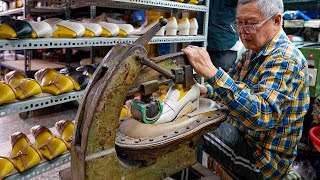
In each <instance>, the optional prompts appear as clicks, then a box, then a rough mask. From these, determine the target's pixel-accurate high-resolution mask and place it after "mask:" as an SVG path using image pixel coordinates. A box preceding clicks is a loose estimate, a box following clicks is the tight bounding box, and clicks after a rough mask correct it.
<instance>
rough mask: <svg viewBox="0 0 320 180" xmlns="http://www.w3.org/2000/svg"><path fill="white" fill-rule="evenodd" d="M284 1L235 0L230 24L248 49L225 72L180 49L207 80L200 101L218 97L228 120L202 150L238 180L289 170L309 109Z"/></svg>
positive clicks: (204, 56)
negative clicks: (286, 23) (289, 35)
mask: <svg viewBox="0 0 320 180" xmlns="http://www.w3.org/2000/svg"><path fill="white" fill-rule="evenodd" d="M282 13H283V2H282V0H239V1H238V5H237V16H236V21H235V22H234V23H232V24H231V26H232V27H233V29H234V30H235V31H237V32H238V34H239V36H240V38H241V40H242V42H243V44H244V46H245V47H246V48H247V50H246V51H245V52H244V53H243V54H242V56H241V57H240V59H239V61H237V63H236V64H234V65H233V66H232V68H230V69H229V71H228V73H226V72H225V71H224V70H223V69H222V68H217V67H215V66H214V65H213V64H212V62H211V60H210V57H209V55H208V53H207V51H205V50H204V49H203V48H200V47H196V46H188V47H187V48H185V49H183V51H184V52H185V53H186V54H187V56H188V59H189V61H190V63H191V64H192V66H193V67H194V69H195V71H196V72H197V73H198V74H199V75H202V76H203V77H204V78H205V79H207V84H206V86H201V87H200V92H201V94H202V96H204V95H207V97H209V98H212V97H215V98H218V99H220V100H221V101H222V102H223V103H225V104H226V105H227V106H228V108H229V111H230V114H229V116H228V118H227V121H226V122H224V123H222V124H221V125H220V127H219V128H218V129H217V130H215V131H213V132H211V133H209V134H207V135H206V136H205V137H204V139H205V148H206V149H207V150H208V153H209V154H210V155H211V156H212V157H214V158H215V159H216V160H217V161H218V163H220V164H221V165H222V166H223V167H224V168H226V169H227V170H229V171H230V172H232V174H234V175H235V176H237V177H238V178H240V179H280V178H283V177H284V176H285V175H286V174H287V173H288V171H290V169H291V167H292V162H293V161H294V159H295V157H296V155H297V144H298V142H299V140H300V137H301V133H302V122H303V116H304V115H305V114H306V112H307V110H308V108H309V100H310V98H309V88H308V85H307V84H308V75H307V68H308V67H307V62H306V60H305V58H304V57H303V55H302V54H301V52H300V51H299V50H298V49H297V48H296V47H295V46H294V45H293V44H292V43H291V42H290V41H289V39H288V38H287V36H286V34H285V33H284V31H283V30H282V28H281V24H282V16H281V14H282Z"/></svg>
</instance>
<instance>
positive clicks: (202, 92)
mask: <svg viewBox="0 0 320 180" xmlns="http://www.w3.org/2000/svg"><path fill="white" fill-rule="evenodd" d="M198 86H199V90H200V97H206V96H207V94H208V89H207V88H206V86H204V85H201V84H198Z"/></svg>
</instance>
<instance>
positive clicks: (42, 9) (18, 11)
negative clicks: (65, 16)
mask: <svg viewBox="0 0 320 180" xmlns="http://www.w3.org/2000/svg"><path fill="white" fill-rule="evenodd" d="M24 10H25V8H24V7H21V8H15V9H10V10H8V11H4V12H0V16H10V15H22V14H23V13H24ZM65 11H66V8H65V7H34V8H31V9H30V13H64V12H65Z"/></svg>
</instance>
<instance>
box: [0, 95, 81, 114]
mask: <svg viewBox="0 0 320 180" xmlns="http://www.w3.org/2000/svg"><path fill="white" fill-rule="evenodd" d="M83 93H84V90H81V91H74V92H70V93H65V94H61V95H57V96H52V95H50V94H48V93H41V94H39V95H37V96H34V97H31V98H29V99H26V100H22V101H19V100H16V101H15V102H13V103H10V104H6V105H1V106H0V118H1V117H4V116H9V115H13V114H18V113H22V112H28V111H32V110H36V109H41V108H45V107H49V106H53V105H57V104H62V103H66V102H70V101H75V100H81V99H82V98H83Z"/></svg>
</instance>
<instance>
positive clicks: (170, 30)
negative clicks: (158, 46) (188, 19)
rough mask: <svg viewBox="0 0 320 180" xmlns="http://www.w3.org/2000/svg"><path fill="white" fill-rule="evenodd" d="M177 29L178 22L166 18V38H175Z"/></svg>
mask: <svg viewBox="0 0 320 180" xmlns="http://www.w3.org/2000/svg"><path fill="white" fill-rule="evenodd" d="M177 29H178V22H177V19H176V18H175V17H171V18H168V23H167V25H166V26H165V35H166V36H176V35H177Z"/></svg>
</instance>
